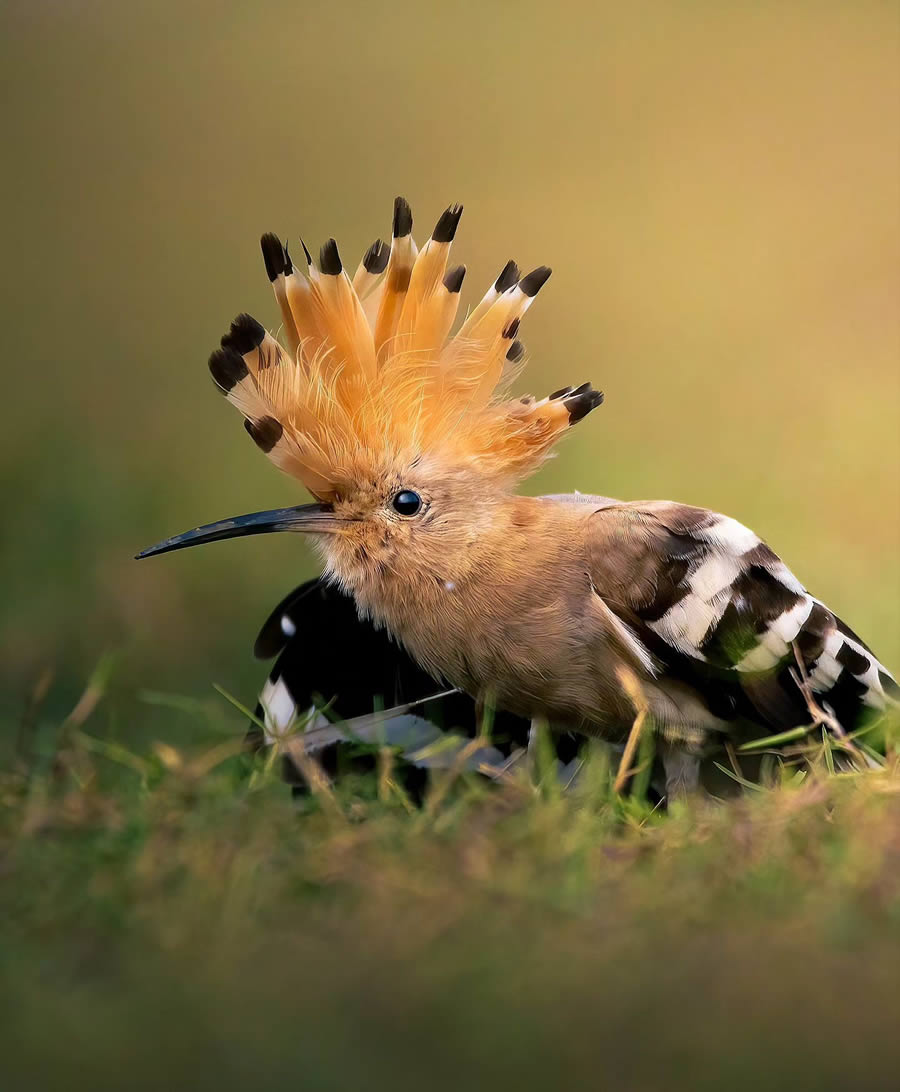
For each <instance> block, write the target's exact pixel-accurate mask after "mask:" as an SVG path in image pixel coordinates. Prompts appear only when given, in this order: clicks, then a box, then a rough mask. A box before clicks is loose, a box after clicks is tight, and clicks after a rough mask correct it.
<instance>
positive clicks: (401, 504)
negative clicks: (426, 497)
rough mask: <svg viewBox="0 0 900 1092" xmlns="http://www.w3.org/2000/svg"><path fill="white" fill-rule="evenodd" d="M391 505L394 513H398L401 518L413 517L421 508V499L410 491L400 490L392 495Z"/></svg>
mask: <svg viewBox="0 0 900 1092" xmlns="http://www.w3.org/2000/svg"><path fill="white" fill-rule="evenodd" d="M391 504H392V505H393V506H394V511H395V512H399V513H400V515H401V516H414V515H415V514H416V513H417V512H418V511H419V509H420V508H421V507H422V498H421V497H420V496H419V494H418V493H413V491H412V490H411V489H402V490H401V491H400V492H399V493H396V494H395V495H394V499H393V500H392V501H391Z"/></svg>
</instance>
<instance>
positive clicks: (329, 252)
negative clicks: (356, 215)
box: [319, 239, 344, 277]
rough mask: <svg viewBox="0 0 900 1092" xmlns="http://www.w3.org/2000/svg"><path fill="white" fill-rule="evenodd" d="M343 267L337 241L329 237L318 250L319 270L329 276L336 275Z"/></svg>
mask: <svg viewBox="0 0 900 1092" xmlns="http://www.w3.org/2000/svg"><path fill="white" fill-rule="evenodd" d="M343 268H344V267H343V265H342V263H341V256H340V254H339V253H338V246H337V243H336V242H335V241H334V239H329V240H328V242H327V243H325V244H324V245H323V247H322V249H321V250H320V251H319V271H320V272H322V273H325V274H326V275H328V276H330V277H337V276H338V275H339V274H340V273H341V271H342V270H343Z"/></svg>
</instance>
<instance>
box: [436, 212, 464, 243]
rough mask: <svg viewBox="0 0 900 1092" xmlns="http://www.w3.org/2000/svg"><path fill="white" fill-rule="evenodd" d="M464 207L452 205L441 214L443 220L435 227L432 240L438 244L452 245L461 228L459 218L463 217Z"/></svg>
mask: <svg viewBox="0 0 900 1092" xmlns="http://www.w3.org/2000/svg"><path fill="white" fill-rule="evenodd" d="M462 213H463V207H462V205H451V206H450V207H449V208H448V209H446V210H445V211H444V212H442V213H441V218H440V220H438V222H437V224H436V225H435V228H434V231H433V232H432V233H431V238H432V239H434V241H435V242H436V243H452V242H453V239H454V237H455V236H456V229H457V228H458V227H459V218H460V216H462Z"/></svg>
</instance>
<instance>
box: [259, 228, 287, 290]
mask: <svg viewBox="0 0 900 1092" xmlns="http://www.w3.org/2000/svg"><path fill="white" fill-rule="evenodd" d="M259 245H260V248H261V250H262V256H263V261H264V262H265V263H266V273H267V274H268V277H269V280H270V281H274V280H275V278H276V277H277V276H279V274H281V273H284V271H285V260H284V253H285V248H284V246H282V243H281V240H280V239H279V238H278V236H277V235H273V233H272V232H271V231H267V232H266V233H265V234H264V235H263V236H262V238H261V239H260V240H259Z"/></svg>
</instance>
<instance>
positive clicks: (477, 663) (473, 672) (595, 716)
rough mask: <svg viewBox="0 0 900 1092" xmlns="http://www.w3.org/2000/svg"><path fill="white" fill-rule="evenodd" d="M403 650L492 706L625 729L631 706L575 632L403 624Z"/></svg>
mask: <svg viewBox="0 0 900 1092" xmlns="http://www.w3.org/2000/svg"><path fill="white" fill-rule="evenodd" d="M400 636H401V640H402V641H403V643H404V644H405V645H406V647H407V650H408V651H409V653H410V654H411V655H412V656H413V657H414V658H415V659H416V660H418V661H419V663H421V664H422V666H423V667H425V669H426V670H428V671H429V672H431V674H433V675H435V676H436V677H441V678H444V679H446V680H447V682H449V683H450V684H451V685H452V686H456V687H458V688H459V689H460V690H463V691H465V693H467V694H471V695H472V696H474V697H476V698H479V699H482V700H484V701H485V702H486V703H490V704H493V705H494V706H495V707H496V708H498V709H503V710H506V711H508V712H510V713H515V714H518V715H519V716H522V717H528V718H531V717H544V718H546V719H547V720H548V721H550V722H551V723H553V724H554V725H556V726H558V727H566V728H572V729H581V730H589V727H590V726H594V728H595V729H597V730H600V731H602V732H603V733H604V734H606V735H610V736H612V737H619V736H621V735H622V734H623V733H626V734H627V731H628V728H629V727H630V725H631V723H632V721H633V719H634V709H633V707H632V706H631V704H630V702H629V701H628V699H627V696H626V695H625V694H624V692H623V691H622V688H621V686H620V685H619V683H618V680H617V679H616V677H615V674H614V664H613V663H612V661H610V660H608V658H607V659H604V658H602V657H596V656H595V655H593V654H592V650H591V647H590V642H588V643H586V642H585V641H584V635H583V633H580V632H568V631H563V632H559V631H556V632H554V631H548V632H544V633H542V634H541V635H540V638H539V639H535V637H534V632H533V630H529V632H528V634H527V635H525V634H522V633H520V632H518V628H517V626H516V625H514V624H512V625H507V626H505V627H502V626H495V627H493V628H492V631H491V632H487V633H485V632H482V633H479V632H478V631H477V630H476V629H474V628H469V629H466V630H464V631H462V630H459V631H453V630H448V629H444V630H443V631H442V632H440V633H432V632H431V631H430V630H429V631H423V630H422V629H421V628H419V627H415V628H411V629H410V630H408V631H407V632H406V633H404V634H401V635H400Z"/></svg>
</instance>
